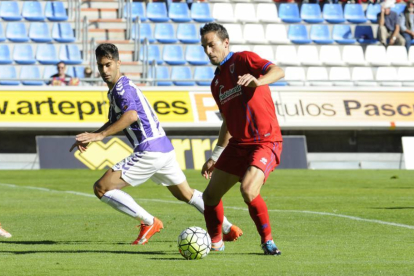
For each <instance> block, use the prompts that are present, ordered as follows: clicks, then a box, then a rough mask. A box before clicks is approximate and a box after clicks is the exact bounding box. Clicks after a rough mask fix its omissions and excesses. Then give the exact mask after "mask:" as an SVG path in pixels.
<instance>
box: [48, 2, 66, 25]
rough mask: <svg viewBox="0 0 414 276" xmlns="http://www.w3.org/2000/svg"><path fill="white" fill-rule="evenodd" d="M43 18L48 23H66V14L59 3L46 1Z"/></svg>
mask: <svg viewBox="0 0 414 276" xmlns="http://www.w3.org/2000/svg"><path fill="white" fill-rule="evenodd" d="M45 16H46V18H47V19H48V20H49V21H67V20H68V14H67V13H66V9H65V7H64V6H63V3H62V2H60V1H47V2H46V7H45Z"/></svg>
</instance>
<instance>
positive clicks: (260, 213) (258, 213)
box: [246, 195, 272, 243]
mask: <svg viewBox="0 0 414 276" xmlns="http://www.w3.org/2000/svg"><path fill="white" fill-rule="evenodd" d="M246 204H247V206H248V207H249V213H250V217H251V218H252V219H253V221H254V223H255V224H256V228H257V232H259V235H260V237H261V239H262V243H264V242H266V241H269V240H272V230H271V228H270V220H269V213H268V212H267V206H266V203H265V202H264V200H263V198H262V197H261V196H260V195H258V196H257V197H256V198H255V199H253V200H252V201H251V202H250V203H246Z"/></svg>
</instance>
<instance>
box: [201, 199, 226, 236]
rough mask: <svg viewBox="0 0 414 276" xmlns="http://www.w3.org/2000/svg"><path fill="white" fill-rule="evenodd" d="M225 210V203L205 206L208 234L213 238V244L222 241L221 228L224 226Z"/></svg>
mask: <svg viewBox="0 0 414 276" xmlns="http://www.w3.org/2000/svg"><path fill="white" fill-rule="evenodd" d="M223 217H224V210H223V202H222V201H221V200H220V202H219V204H217V205H216V206H208V205H206V204H204V218H205V220H206V226H207V232H208V234H209V235H210V237H211V242H219V241H220V240H221V226H222V224H223Z"/></svg>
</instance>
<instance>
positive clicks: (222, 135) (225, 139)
mask: <svg viewBox="0 0 414 276" xmlns="http://www.w3.org/2000/svg"><path fill="white" fill-rule="evenodd" d="M221 115H222V116H221V117H222V118H223V123H222V124H221V127H220V132H219V137H218V140H217V145H216V147H215V148H214V150H213V154H212V155H211V157H210V158H209V159H208V160H207V161H206V162H205V163H204V165H203V168H202V169H201V175H202V176H203V177H204V178H205V179H210V178H211V174H212V173H213V170H214V165H215V164H216V161H217V160H218V158H219V156H220V154H221V152H222V151H223V150H224V148H225V147H226V146H227V145H228V143H229V140H230V138H231V135H230V133H229V131H228V129H227V123H226V119H225V118H224V116H223V114H221Z"/></svg>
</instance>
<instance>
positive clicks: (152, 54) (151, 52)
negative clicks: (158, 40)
mask: <svg viewBox="0 0 414 276" xmlns="http://www.w3.org/2000/svg"><path fill="white" fill-rule="evenodd" d="M143 48H144V47H141V48H140V51H139V59H140V60H141V61H143V60H144V49H143ZM148 60H149V63H150V64H153V63H154V62H153V61H154V60H155V61H156V62H157V64H163V63H164V61H163V60H162V59H161V52H160V48H159V47H158V45H149V47H148Z"/></svg>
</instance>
